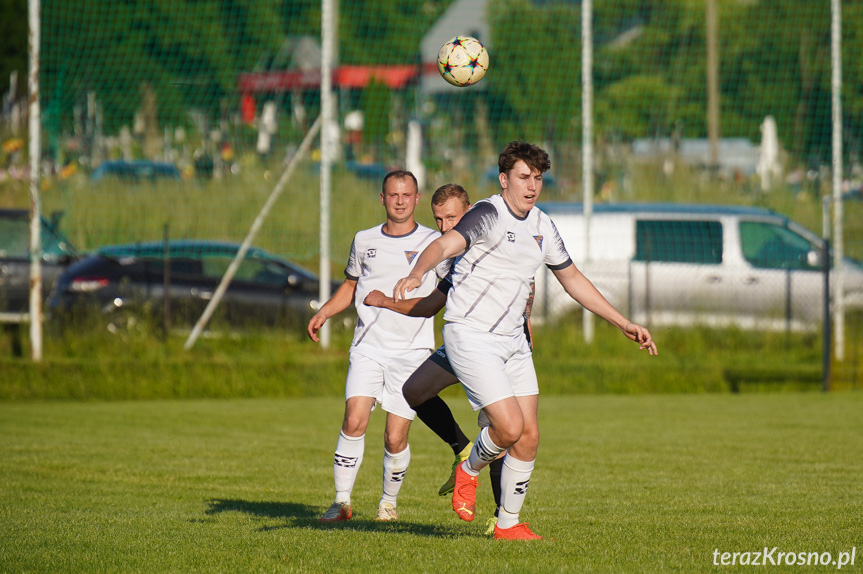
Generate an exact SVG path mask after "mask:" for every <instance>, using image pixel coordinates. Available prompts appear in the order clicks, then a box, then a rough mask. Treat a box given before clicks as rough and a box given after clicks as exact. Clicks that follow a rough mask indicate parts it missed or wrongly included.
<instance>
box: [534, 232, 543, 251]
mask: <svg viewBox="0 0 863 574" xmlns="http://www.w3.org/2000/svg"><path fill="white" fill-rule="evenodd" d="M533 238H534V239H535V240H536V244H537V245H539V248H540V249H542V235H534V236H533Z"/></svg>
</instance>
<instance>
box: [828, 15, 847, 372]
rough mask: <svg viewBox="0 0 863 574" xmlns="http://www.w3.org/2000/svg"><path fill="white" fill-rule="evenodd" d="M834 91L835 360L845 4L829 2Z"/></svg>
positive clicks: (840, 330)
mask: <svg viewBox="0 0 863 574" xmlns="http://www.w3.org/2000/svg"><path fill="white" fill-rule="evenodd" d="M830 15H831V18H830V23H831V26H830V53H831V58H830V59H831V63H832V65H831V69H832V73H831V91H832V92H833V103H832V111H833V184H832V186H833V326H834V333H835V339H836V346H835V353H836V360H837V361H842V360H844V359H845V280H844V277H843V276H844V274H845V273H844V267H845V257H844V249H843V242H844V241H843V237H842V234H843V232H842V216H843V215H842V211H843V210H842V169H843V168H842V6H841V2H840V0H831V2H830Z"/></svg>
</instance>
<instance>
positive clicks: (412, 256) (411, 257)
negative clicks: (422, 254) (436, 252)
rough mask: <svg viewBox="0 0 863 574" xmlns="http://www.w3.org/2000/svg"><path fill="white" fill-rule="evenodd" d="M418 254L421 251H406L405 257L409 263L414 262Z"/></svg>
mask: <svg viewBox="0 0 863 574" xmlns="http://www.w3.org/2000/svg"><path fill="white" fill-rule="evenodd" d="M417 255H419V251H405V258H406V259H407V260H408V265H410V264H411V263H413V262H414V259H416V256H417Z"/></svg>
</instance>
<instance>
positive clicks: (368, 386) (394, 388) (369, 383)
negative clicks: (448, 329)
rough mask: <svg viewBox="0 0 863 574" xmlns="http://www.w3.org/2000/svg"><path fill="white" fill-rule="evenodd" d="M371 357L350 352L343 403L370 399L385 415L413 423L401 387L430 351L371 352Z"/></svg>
mask: <svg viewBox="0 0 863 574" xmlns="http://www.w3.org/2000/svg"><path fill="white" fill-rule="evenodd" d="M374 351H375V357H374V358H372V357H369V356H368V355H366V354H364V353H363V352H362V351H360V350H357V349H356V348H352V349H351V351H350V366H349V367H348V377H347V381H346V382H345V399H346V400H347V399H349V398H351V397H373V398H374V399H375V400H376V401H377V402H379V403H380V404H381V408H383V409H384V410H385V411H386V412H388V413H393V414H394V415H398V416H400V417H402V418H403V419H408V420H411V421H412V420H414V417H415V416H416V413H415V412H414V410H413V409H412V408H410V406H408V402H407V401H406V400H405V398H404V395H402V386H404V384H405V381H407V380H408V377H410V376H411V375H412V374H413V373H414V371H416V370H417V368H418V367H419V366H420V365H421V364H422V363H423V361H425V360H426V359H428V358H429V355H431V349H415V350H412V351H398V352H392V353H386V352H381V351H380V349H375V350H374Z"/></svg>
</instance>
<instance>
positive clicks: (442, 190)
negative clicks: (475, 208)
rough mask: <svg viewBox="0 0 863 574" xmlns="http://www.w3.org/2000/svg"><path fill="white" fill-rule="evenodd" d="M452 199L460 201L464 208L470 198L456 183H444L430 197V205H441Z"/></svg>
mask: <svg viewBox="0 0 863 574" xmlns="http://www.w3.org/2000/svg"><path fill="white" fill-rule="evenodd" d="M452 198H456V199H458V200H459V201H461V202H462V203H463V204H464V206H465V207H467V206H468V205H470V197H469V196H468V194H467V191H465V189H464V188H463V187H462V186H460V185H459V184H457V183H446V184H444V185H442V186H440V187H439V188H437V189H436V190H435V192H434V195H432V200H431V204H432V205H443V204H444V203H446V202H447V201H449V200H450V199H452Z"/></svg>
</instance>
